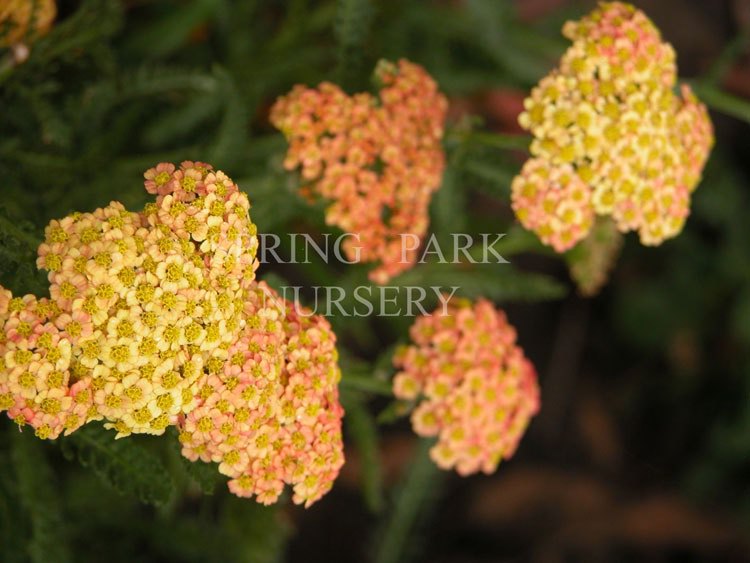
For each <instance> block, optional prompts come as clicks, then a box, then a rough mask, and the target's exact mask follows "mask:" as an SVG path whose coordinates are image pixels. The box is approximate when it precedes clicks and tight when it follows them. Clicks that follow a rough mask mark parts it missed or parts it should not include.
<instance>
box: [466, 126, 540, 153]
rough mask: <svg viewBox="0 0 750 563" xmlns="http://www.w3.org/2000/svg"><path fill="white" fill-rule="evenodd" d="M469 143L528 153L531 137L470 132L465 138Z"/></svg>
mask: <svg viewBox="0 0 750 563" xmlns="http://www.w3.org/2000/svg"><path fill="white" fill-rule="evenodd" d="M465 139H466V141H467V142H469V143H472V142H473V143H477V144H480V145H487V146H489V147H496V148H498V149H504V150H519V151H524V152H528V150H529V144H530V143H531V137H530V136H529V135H510V134H507V133H490V132H488V131H472V132H471V133H469V134H468V135H466V137H465Z"/></svg>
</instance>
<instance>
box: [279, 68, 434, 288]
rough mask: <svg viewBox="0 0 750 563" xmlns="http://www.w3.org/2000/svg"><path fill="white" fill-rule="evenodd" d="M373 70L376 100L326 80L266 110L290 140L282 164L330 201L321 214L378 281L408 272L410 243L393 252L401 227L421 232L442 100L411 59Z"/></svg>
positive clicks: (300, 89)
mask: <svg viewBox="0 0 750 563" xmlns="http://www.w3.org/2000/svg"><path fill="white" fill-rule="evenodd" d="M375 75H376V78H377V80H378V81H379V83H380V84H381V88H380V95H379V99H378V98H376V97H374V96H372V95H371V94H369V93H360V94H356V95H354V96H348V95H347V94H346V93H344V92H343V91H342V90H341V89H340V88H339V87H338V86H336V85H334V84H331V83H328V82H325V83H323V84H321V85H320V86H319V87H318V88H306V87H304V86H301V85H299V86H296V87H295V88H294V89H293V90H292V91H291V92H290V93H289V94H288V95H286V96H284V97H282V98H280V99H279V100H278V101H277V102H276V104H275V105H274V107H273V108H272V110H271V122H272V123H273V124H274V126H276V127H277V128H278V129H280V130H281V131H282V132H283V133H284V135H285V136H286V137H287V139H288V140H289V143H290V146H289V151H288V153H287V157H286V160H285V162H284V165H285V166H286V168H287V169H290V170H291V169H294V168H297V167H299V168H300V169H301V173H302V179H303V181H304V182H305V184H306V185H305V188H304V192H303V193H305V194H309V195H311V196H317V197H321V198H324V199H325V200H327V201H330V202H331V205H330V206H329V207H328V210H327V212H326V221H327V223H328V224H330V225H336V226H338V227H340V228H341V229H343V230H344V231H346V232H348V233H353V234H357V235H359V241H355V240H354V239H353V238H352V239H348V240H347V243H346V245H345V252H346V253H347V256H348V257H349V259H350V260H352V261H361V262H379V263H380V264H379V266H378V267H377V268H376V269H375V270H373V271H372V272H371V274H370V277H371V279H372V280H373V281H375V282H377V283H385V282H386V281H387V280H388V279H389V278H390V277H392V276H395V275H396V274H398V273H400V272H402V271H404V270H406V269H408V268H410V267H411V265H412V264H413V263H414V261H415V260H416V249H414V250H402V246H406V248H408V247H409V246H410V245H403V244H402V237H401V235H402V234H412V235H417V236H419V237H420V238H421V237H422V236H423V235H424V234H425V232H426V231H427V227H428V224H429V217H428V206H429V203H430V199H431V197H432V193H433V192H434V191H435V190H436V189H437V188H438V187H439V185H440V181H441V176H442V173H443V167H444V163H445V156H444V153H443V149H442V146H441V139H442V136H443V121H444V119H445V114H446V110H447V101H446V99H445V97H444V96H443V95H442V94H440V92H439V91H438V89H437V85H436V83H435V81H434V80H433V79H432V78H431V77H430V76H429V75H428V74H427V72H426V71H425V70H424V69H423V68H422V67H420V66H418V65H416V64H413V63H410V62H408V61H405V60H401V61H399V62H398V64H397V65H395V64H392V63H388V62H385V61H382V62H381V63H380V64H379V65H378V67H377V68H376V71H375Z"/></svg>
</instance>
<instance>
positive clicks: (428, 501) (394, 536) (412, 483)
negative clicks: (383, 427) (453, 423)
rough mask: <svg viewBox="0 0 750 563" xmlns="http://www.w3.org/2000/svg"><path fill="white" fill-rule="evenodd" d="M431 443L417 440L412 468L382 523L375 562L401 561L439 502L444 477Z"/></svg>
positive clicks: (392, 562) (396, 562)
mask: <svg viewBox="0 0 750 563" xmlns="http://www.w3.org/2000/svg"><path fill="white" fill-rule="evenodd" d="M433 443H434V440H427V439H422V440H420V441H419V445H418V446H417V448H416V451H415V453H414V458H413V460H412V462H411V466H410V467H409V470H408V471H407V473H406V475H405V476H404V478H403V480H402V482H401V484H400V486H399V487H398V490H397V492H396V495H395V499H394V504H393V508H392V510H391V513H390V514H389V515H388V518H386V519H385V520H384V522H383V524H384V528H383V529H382V531H381V534H380V536H379V538H378V540H379V541H378V542H377V545H376V547H375V553H374V557H373V559H374V561H375V563H399V562H400V561H403V560H404V559H405V558H406V555H407V551H408V550H409V547H410V542H412V541H413V538H414V534H415V532H416V531H418V530H417V529H418V528H419V527H420V526H419V524H420V520H424V519H425V518H428V517H429V515H430V512H431V510H430V509H431V508H433V507H434V505H435V503H436V501H437V500H438V497H439V492H440V490H441V488H442V484H443V481H444V479H445V476H446V474H445V473H444V472H442V471H440V469H438V467H437V465H435V463H434V462H433V461H432V459H430V455H429V452H430V448H431V447H432V445H433Z"/></svg>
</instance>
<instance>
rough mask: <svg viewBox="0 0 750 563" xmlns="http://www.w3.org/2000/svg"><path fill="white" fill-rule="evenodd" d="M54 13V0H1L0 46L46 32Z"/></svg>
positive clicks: (6, 45) (27, 39)
mask: <svg viewBox="0 0 750 563" xmlns="http://www.w3.org/2000/svg"><path fill="white" fill-rule="evenodd" d="M56 15H57V5H56V4H55V0H3V2H2V3H1V4H0V47H10V46H12V45H15V44H17V43H22V42H25V41H31V40H34V39H36V38H37V37H40V36H42V35H44V34H46V33H47V32H48V31H49V30H50V28H51V27H52V22H53V21H54V19H55V16H56Z"/></svg>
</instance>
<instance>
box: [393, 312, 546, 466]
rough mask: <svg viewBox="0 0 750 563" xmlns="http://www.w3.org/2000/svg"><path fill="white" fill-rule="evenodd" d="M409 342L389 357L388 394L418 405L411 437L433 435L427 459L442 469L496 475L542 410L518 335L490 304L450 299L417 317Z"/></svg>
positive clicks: (534, 375)
mask: <svg viewBox="0 0 750 563" xmlns="http://www.w3.org/2000/svg"><path fill="white" fill-rule="evenodd" d="M411 339H412V341H413V344H412V345H410V346H408V347H405V348H403V349H401V350H400V351H399V352H398V353H397V354H396V356H395V357H394V364H395V365H396V367H397V368H398V369H399V370H400V371H399V372H398V373H397V374H396V376H395V378H394V380H393V392H394V394H395V395H396V397H398V398H400V399H404V400H409V401H416V402H417V406H416V408H415V409H414V411H413V413H412V415H411V421H412V427H413V429H414V431H415V432H416V433H417V434H419V435H420V436H438V442H437V444H436V445H435V446H434V447H433V448H432V449H431V450H430V456H431V457H432V459H433V460H434V461H435V463H437V465H438V466H439V467H440V468H442V469H451V468H455V469H456V471H457V472H458V473H459V474H461V475H469V474H471V473H476V472H478V471H483V472H484V473H492V472H494V471H495V469H496V468H497V466H498V464H499V463H500V461H501V460H502V459H507V458H510V457H511V456H512V455H513V453H514V452H515V450H516V448H517V446H518V443H519V441H520V440H521V437H522V436H523V434H524V432H525V430H526V427H527V426H528V424H529V421H530V419H531V417H532V416H533V415H534V414H536V412H537V411H538V410H539V388H538V385H537V377H536V371H535V370H534V367H533V366H532V364H531V362H529V360H527V359H526V357H525V356H524V353H523V350H521V348H520V347H519V346H518V345H517V344H516V331H515V329H514V328H513V327H512V326H511V325H510V324H508V322H507V320H506V317H505V313H503V312H502V311H500V310H497V309H495V307H494V305H492V303H490V302H489V301H487V300H484V299H482V300H479V301H477V302H476V304H472V303H471V302H469V301H466V300H462V299H453V300H451V301H450V302H449V305H448V308H447V309H446V310H444V311H443V310H436V311H435V312H433V313H432V314H431V315H426V316H422V317H419V318H418V319H417V320H416V321H415V323H414V324H413V325H412V327H411Z"/></svg>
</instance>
